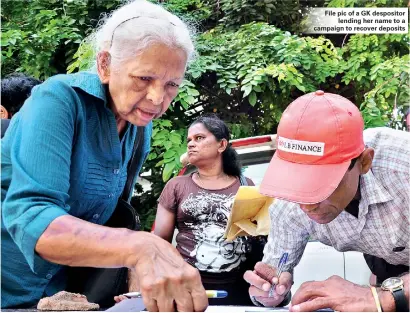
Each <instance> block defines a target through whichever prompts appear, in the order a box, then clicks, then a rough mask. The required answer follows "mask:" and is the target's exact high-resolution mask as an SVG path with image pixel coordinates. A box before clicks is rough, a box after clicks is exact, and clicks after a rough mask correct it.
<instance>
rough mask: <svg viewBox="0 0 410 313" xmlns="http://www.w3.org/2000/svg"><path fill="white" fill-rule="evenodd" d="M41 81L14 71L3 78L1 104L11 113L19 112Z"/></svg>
mask: <svg viewBox="0 0 410 313" xmlns="http://www.w3.org/2000/svg"><path fill="white" fill-rule="evenodd" d="M39 84H41V81H40V80H38V79H36V78H34V77H31V76H28V75H25V74H23V73H12V74H9V75H7V76H6V77H5V78H4V79H2V80H1V105H2V106H3V107H5V108H6V110H7V112H8V113H9V114H10V115H14V114H15V113H17V112H18V111H19V110H20V108H21V107H22V106H23V104H24V102H25V101H26V100H27V98H28V97H30V95H31V89H33V87H34V86H36V85H39Z"/></svg>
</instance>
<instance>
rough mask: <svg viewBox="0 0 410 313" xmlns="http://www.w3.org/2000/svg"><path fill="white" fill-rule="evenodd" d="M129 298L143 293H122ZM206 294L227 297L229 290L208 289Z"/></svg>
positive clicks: (210, 296)
mask: <svg viewBox="0 0 410 313" xmlns="http://www.w3.org/2000/svg"><path fill="white" fill-rule="evenodd" d="M122 295H123V296H126V297H127V298H141V297H142V295H141V293H140V292H128V293H124V294H122ZM206 295H207V297H208V298H226V297H227V296H228V292H227V291H225V290H206Z"/></svg>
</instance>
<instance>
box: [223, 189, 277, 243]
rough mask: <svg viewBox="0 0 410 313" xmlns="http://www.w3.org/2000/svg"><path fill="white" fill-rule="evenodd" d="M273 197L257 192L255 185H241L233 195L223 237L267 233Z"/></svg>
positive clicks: (230, 238) (232, 238) (229, 237)
mask: <svg viewBox="0 0 410 313" xmlns="http://www.w3.org/2000/svg"><path fill="white" fill-rule="evenodd" d="M273 201H274V198H270V197H267V196H264V195H261V194H260V193H259V187H257V186H241V187H239V190H238V193H237V194H236V196H235V199H234V203H233V206H232V210H231V214H230V215H229V218H228V224H227V226H226V229H225V234H224V237H225V238H226V239H227V240H229V241H231V240H234V239H235V238H236V237H239V236H260V235H264V236H266V235H268V234H269V228H270V218H269V207H270V205H271V204H272V203H273Z"/></svg>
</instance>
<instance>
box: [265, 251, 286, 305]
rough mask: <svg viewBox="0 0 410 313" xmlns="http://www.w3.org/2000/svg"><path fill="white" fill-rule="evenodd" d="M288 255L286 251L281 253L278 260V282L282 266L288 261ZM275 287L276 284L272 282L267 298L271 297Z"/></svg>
mask: <svg viewBox="0 0 410 313" xmlns="http://www.w3.org/2000/svg"><path fill="white" fill-rule="evenodd" d="M288 255H289V253H287V252H285V253H283V254H282V257H281V258H280V260H279V265H278V272H277V274H276V276H277V277H278V283H279V277H280V274H282V270H283V266H284V265H285V264H286V262H287V261H288ZM275 288H276V284H272V286H271V287H270V290H269V298H271V297H272V296H273V292H274V291H275Z"/></svg>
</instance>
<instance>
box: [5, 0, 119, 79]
mask: <svg viewBox="0 0 410 313" xmlns="http://www.w3.org/2000/svg"><path fill="white" fill-rule="evenodd" d="M120 3H121V0H106V1H99V0H94V1H91V0H75V1H74V0H31V1H29V0H20V1H11V0H9V1H3V2H2V14H1V22H2V25H1V27H2V38H1V46H2V54H1V64H2V75H5V74H8V73H10V72H13V71H21V72H26V73H28V74H30V75H32V76H34V77H37V78H40V79H45V78H47V77H49V76H51V75H54V74H57V73H61V72H65V69H66V67H67V65H68V64H69V63H70V62H71V61H72V58H73V55H74V53H75V52H76V51H77V49H78V46H79V44H80V42H81V41H82V39H83V38H84V37H85V36H86V35H88V34H89V33H90V31H91V30H92V28H93V26H95V23H96V21H97V18H98V17H99V15H100V14H101V13H102V12H107V11H109V10H110V9H114V8H115V7H116V6H117V5H118V4H120Z"/></svg>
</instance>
